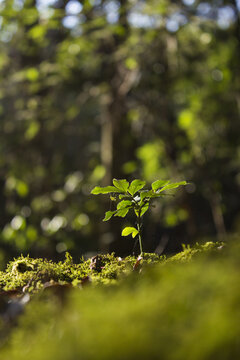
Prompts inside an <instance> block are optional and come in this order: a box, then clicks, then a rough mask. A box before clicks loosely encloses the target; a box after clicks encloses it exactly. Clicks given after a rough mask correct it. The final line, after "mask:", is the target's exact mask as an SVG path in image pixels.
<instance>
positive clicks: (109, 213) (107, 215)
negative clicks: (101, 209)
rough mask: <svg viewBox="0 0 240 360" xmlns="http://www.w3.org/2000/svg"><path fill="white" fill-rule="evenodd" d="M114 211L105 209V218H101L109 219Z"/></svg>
mask: <svg viewBox="0 0 240 360" xmlns="http://www.w3.org/2000/svg"><path fill="white" fill-rule="evenodd" d="M115 213H116V211H107V212H106V213H105V218H104V219H103V221H108V220H110V219H111V217H112V216H113V215H114V214H115Z"/></svg>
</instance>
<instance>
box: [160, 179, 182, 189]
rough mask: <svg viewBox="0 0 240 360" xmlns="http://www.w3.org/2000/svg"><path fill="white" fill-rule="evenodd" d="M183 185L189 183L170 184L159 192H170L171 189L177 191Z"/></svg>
mask: <svg viewBox="0 0 240 360" xmlns="http://www.w3.org/2000/svg"><path fill="white" fill-rule="evenodd" d="M181 185H187V182H186V181H180V182H178V183H172V184H168V185H166V186H164V187H163V188H162V189H160V190H159V192H161V191H165V190H170V189H177V188H178V187H179V186H181Z"/></svg>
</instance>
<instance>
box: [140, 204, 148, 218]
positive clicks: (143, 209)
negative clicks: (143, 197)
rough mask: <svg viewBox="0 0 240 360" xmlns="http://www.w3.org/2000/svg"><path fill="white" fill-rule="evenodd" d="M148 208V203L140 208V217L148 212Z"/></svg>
mask: <svg viewBox="0 0 240 360" xmlns="http://www.w3.org/2000/svg"><path fill="white" fill-rule="evenodd" d="M148 208H149V203H147V204H145V205H144V206H143V207H142V209H141V212H140V216H143V215H144V214H145V212H146V211H148Z"/></svg>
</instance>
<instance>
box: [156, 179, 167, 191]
mask: <svg viewBox="0 0 240 360" xmlns="http://www.w3.org/2000/svg"><path fill="white" fill-rule="evenodd" d="M168 183H169V180H157V181H154V182H153V183H152V189H153V191H156V190H158V189H159V188H160V187H163V186H165V185H167V184H168Z"/></svg>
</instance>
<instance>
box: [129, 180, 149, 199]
mask: <svg viewBox="0 0 240 360" xmlns="http://www.w3.org/2000/svg"><path fill="white" fill-rule="evenodd" d="M145 184H146V181H142V180H138V179H136V180H133V181H132V182H131V184H130V186H129V189H128V192H129V193H130V194H131V195H132V196H133V195H134V194H136V192H137V191H139V190H141V189H142V188H143V187H144V186H145Z"/></svg>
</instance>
